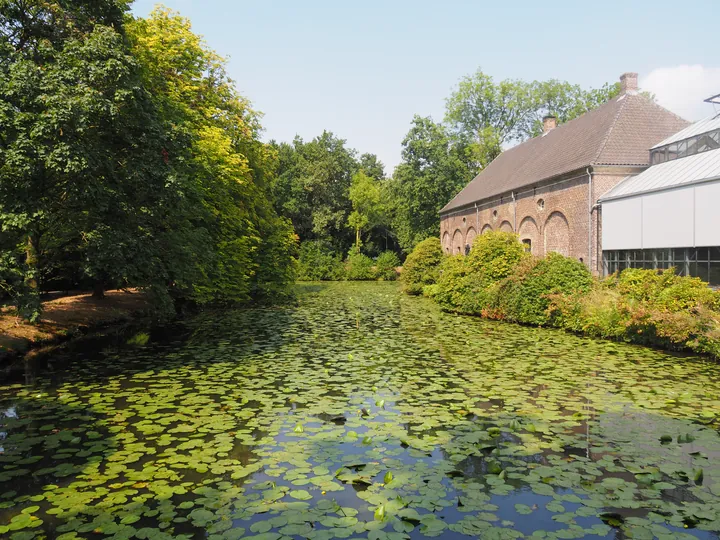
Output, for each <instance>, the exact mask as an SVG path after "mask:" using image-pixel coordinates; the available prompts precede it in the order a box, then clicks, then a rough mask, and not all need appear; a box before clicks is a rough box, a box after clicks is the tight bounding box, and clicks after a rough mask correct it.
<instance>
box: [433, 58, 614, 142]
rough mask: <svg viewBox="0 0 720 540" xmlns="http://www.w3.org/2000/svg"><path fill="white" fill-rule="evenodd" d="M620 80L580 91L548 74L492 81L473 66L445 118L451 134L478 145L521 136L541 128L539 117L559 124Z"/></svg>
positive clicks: (604, 96) (607, 94)
mask: <svg viewBox="0 0 720 540" xmlns="http://www.w3.org/2000/svg"><path fill="white" fill-rule="evenodd" d="M619 91H620V87H619V84H613V85H610V84H606V85H604V86H602V87H601V88H597V89H590V90H585V89H583V88H581V87H580V86H578V85H574V84H570V83H568V82H565V81H559V80H555V79H551V80H548V81H533V82H527V81H522V80H514V79H506V80H502V81H499V82H496V81H495V80H494V79H493V77H492V76H490V75H488V74H487V73H484V72H483V71H482V70H479V69H478V70H477V71H476V72H475V73H473V74H472V75H468V76H466V77H463V78H462V79H461V80H460V83H459V84H458V86H457V88H456V89H455V90H454V91H453V93H452V94H451V95H450V97H449V98H448V99H447V102H446V115H445V122H446V123H447V125H448V126H449V127H450V128H451V129H452V131H453V133H454V134H456V135H457V136H461V137H463V138H465V139H466V140H469V141H472V142H473V143H474V144H477V145H480V146H487V145H488V140H489V141H490V145H491V146H492V145H494V144H495V143H496V141H497V142H499V143H500V144H501V145H504V144H511V143H513V142H519V141H523V140H525V139H527V138H529V137H533V136H535V135H538V134H539V133H541V132H542V118H543V116H545V115H548V114H552V115H555V116H557V119H558V122H559V123H564V122H568V121H570V120H572V119H573V118H577V117H578V116H580V115H582V114H584V113H586V112H587V111H589V110H592V109H594V108H596V107H598V106H599V105H601V104H603V103H605V102H606V101H608V100H609V99H612V98H613V97H615V96H616V95H617V94H618V92H619Z"/></svg>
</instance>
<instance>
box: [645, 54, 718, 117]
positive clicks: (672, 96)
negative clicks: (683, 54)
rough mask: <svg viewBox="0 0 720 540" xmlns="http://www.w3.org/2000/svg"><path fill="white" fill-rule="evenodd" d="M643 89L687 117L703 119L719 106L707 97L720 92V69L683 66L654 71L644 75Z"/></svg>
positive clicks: (672, 109) (663, 104)
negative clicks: (709, 101) (708, 100)
mask: <svg viewBox="0 0 720 540" xmlns="http://www.w3.org/2000/svg"><path fill="white" fill-rule="evenodd" d="M640 88H641V89H642V90H646V91H648V92H652V93H653V94H655V96H656V97H657V102H658V103H659V104H660V105H662V106H663V107H665V108H667V109H670V110H671V111H673V112H674V113H675V114H679V115H680V116H682V117H683V118H686V119H687V120H693V121H694V120H700V119H701V118H704V117H706V116H708V115H710V114H712V113H713V111H714V110H715V108H716V109H717V112H720V107H718V106H717V105H716V106H715V108H714V107H713V105H710V104H709V103H704V102H703V100H704V99H706V98H708V97H710V96H713V95H715V94H720V68H711V67H705V66H701V65H699V64H698V65H694V66H688V65H682V66H674V67H664V68H658V69H654V70H652V71H651V72H650V73H649V74H648V75H647V76H646V77H641V78H640Z"/></svg>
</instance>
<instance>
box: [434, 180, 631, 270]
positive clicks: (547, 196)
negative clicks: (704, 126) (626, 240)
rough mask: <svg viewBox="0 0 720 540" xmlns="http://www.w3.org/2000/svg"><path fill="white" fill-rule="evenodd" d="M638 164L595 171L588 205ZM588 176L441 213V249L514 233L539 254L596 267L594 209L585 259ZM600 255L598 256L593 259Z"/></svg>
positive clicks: (455, 248)
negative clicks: (482, 236) (496, 233)
mask: <svg viewBox="0 0 720 540" xmlns="http://www.w3.org/2000/svg"><path fill="white" fill-rule="evenodd" d="M641 170H643V168H633V169H609V168H606V169H598V170H597V172H595V173H594V174H593V190H592V191H593V194H592V204H593V206H594V205H596V204H597V199H598V198H599V197H600V196H602V195H603V194H604V193H606V192H607V191H608V190H609V189H611V188H612V187H614V186H615V185H617V184H618V183H619V182H620V181H621V180H623V179H624V178H626V177H627V176H628V175H629V174H637V173H638V172H640V171H641ZM588 210H589V208H588V176H587V174H583V173H581V172H580V171H578V172H576V173H574V174H573V175H568V176H567V177H566V178H564V179H557V178H556V179H555V180H554V181H552V182H548V183H547V184H546V185H544V186H538V187H536V188H534V189H533V188H530V189H522V190H520V192H518V193H516V194H515V199H514V200H513V196H512V194H508V195H507V196H504V197H502V198H497V199H493V200H486V201H480V202H479V203H478V205H477V207H475V206H473V207H469V208H465V209H462V210H460V211H457V212H453V213H450V214H446V215H444V216H442V217H441V220H440V240H441V242H442V246H443V251H444V252H445V253H448V254H450V253H453V254H457V253H464V251H465V246H466V245H472V241H473V240H474V238H475V236H476V235H477V234H482V233H483V232H486V231H488V230H505V231H513V232H517V233H518V235H519V236H520V240H521V241H526V242H527V241H529V243H530V249H531V251H532V254H533V255H536V256H539V257H542V256H545V254H546V253H549V252H551V251H557V252H559V253H562V254H563V255H566V256H568V257H574V258H576V259H582V260H583V262H585V263H586V264H590V265H591V269H592V270H593V272H597V271H598V270H599V269H600V263H601V261H602V258H601V255H602V253H601V252H602V246H601V245H600V234H599V233H600V227H599V223H598V216H599V212H598V210H597V208H596V207H595V208H594V210H593V213H592V217H591V221H592V223H591V229H592V233H591V234H592V236H591V239H592V251H593V253H592V261H589V259H588ZM598 255H600V257H598Z"/></svg>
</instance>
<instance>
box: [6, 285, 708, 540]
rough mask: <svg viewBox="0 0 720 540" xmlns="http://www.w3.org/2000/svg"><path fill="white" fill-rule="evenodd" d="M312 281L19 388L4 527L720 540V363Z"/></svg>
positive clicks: (77, 534)
mask: <svg viewBox="0 0 720 540" xmlns="http://www.w3.org/2000/svg"><path fill="white" fill-rule="evenodd" d="M298 298H299V300H298V304H297V305H295V306H292V307H284V308H275V309H251V310H236V311H224V312H219V313H212V314H205V315H202V316H200V317H197V318H194V319H192V320H190V321H186V322H185V323H183V324H182V325H176V326H174V327H172V328H166V329H164V330H163V331H155V332H153V333H151V335H150V339H149V340H146V339H144V336H142V335H140V336H135V338H134V339H130V340H129V341H130V343H127V341H128V339H127V336H126V337H125V338H124V339H123V341H122V343H119V342H118V341H117V340H113V341H112V342H107V343H104V344H102V346H100V347H97V346H92V347H90V346H86V347H84V350H83V349H80V350H71V351H70V352H66V353H64V354H63V355H60V356H59V357H58V358H57V359H53V360H55V361H54V362H53V363H52V364H51V366H50V368H49V369H46V370H44V371H43V372H42V375H41V376H38V377H28V378H27V379H24V380H22V381H20V382H14V381H6V382H0V411H1V412H0V426H1V427H0V447H1V448H0V450H1V453H0V536H1V537H3V538H12V539H14V540H24V539H31V538H61V539H71V538H116V539H129V538H139V539H165V538H211V539H234V538H256V539H258V540H279V539H281V538H311V539H330V538H370V539H390V540H401V539H407V538H412V539H416V538H425V537H442V538H469V537H477V538H523V537H530V536H532V537H534V538H583V537H595V538H718V532H720V434H719V432H718V429H720V366H719V365H718V364H717V363H714V362H712V361H710V360H707V359H702V358H697V357H687V356H677V355H670V354H666V353H662V352H658V351H653V350H650V349H644V348H640V347H634V346H629V345H622V344H616V343H610V342H603V341H593V340H589V339H583V338H579V337H575V336H571V335H568V334H564V333H562V332H558V331H554V330H543V329H531V328H523V327H520V326H514V325H508V324H504V323H497V322H492V321H484V320H480V319H475V318H469V317H461V316H456V315H452V314H446V313H441V312H440V311H438V309H437V308H436V307H435V306H434V305H433V304H432V303H430V302H428V301H426V300H424V299H418V298H410V297H406V296H403V295H401V294H400V293H399V290H398V287H397V286H396V285H395V284H390V283H385V284H383V283H365V284H363V283H359V284H354V283H347V284H327V285H326V284H323V285H317V284H306V285H300V286H298Z"/></svg>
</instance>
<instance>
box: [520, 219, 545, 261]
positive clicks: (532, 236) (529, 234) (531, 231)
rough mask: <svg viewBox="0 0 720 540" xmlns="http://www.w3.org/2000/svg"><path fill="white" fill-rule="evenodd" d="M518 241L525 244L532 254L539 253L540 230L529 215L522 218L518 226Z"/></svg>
mask: <svg viewBox="0 0 720 540" xmlns="http://www.w3.org/2000/svg"><path fill="white" fill-rule="evenodd" d="M518 235H519V236H520V241H521V242H522V243H523V244H525V245H526V246H527V249H528V251H529V252H530V253H532V254H533V255H541V253H540V231H539V230H538V226H537V223H535V220H534V219H533V218H531V217H530V216H527V217H525V218H523V220H522V221H521V222H520V227H519V228H518Z"/></svg>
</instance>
